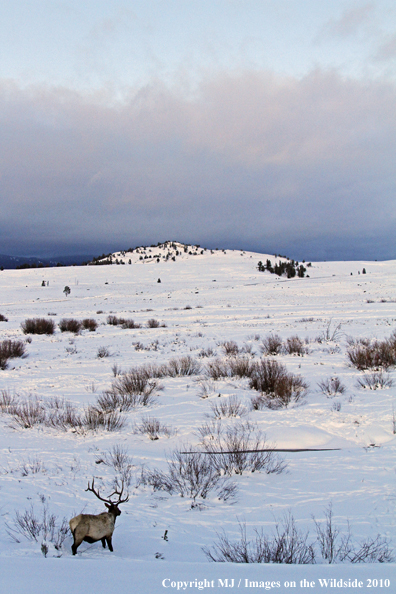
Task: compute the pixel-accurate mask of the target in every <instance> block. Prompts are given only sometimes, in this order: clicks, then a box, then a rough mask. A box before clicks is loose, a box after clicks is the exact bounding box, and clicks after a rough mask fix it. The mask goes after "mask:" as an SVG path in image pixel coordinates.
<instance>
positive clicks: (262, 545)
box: [203, 512, 315, 564]
mask: <svg viewBox="0 0 396 594" xmlns="http://www.w3.org/2000/svg"><path fill="white" fill-rule="evenodd" d="M239 530H240V538H239V540H238V541H234V542H233V541H231V540H230V539H229V538H228V536H227V535H226V533H225V532H224V531H223V532H221V533H218V534H217V538H218V542H217V543H216V544H215V545H214V546H213V547H212V549H211V548H208V547H205V548H203V552H204V553H205V555H206V557H207V558H208V559H209V560H210V561H215V562H223V563H224V562H227V563H287V564H309V563H315V551H314V548H313V545H311V544H307V540H308V533H305V534H304V533H303V532H301V531H299V530H298V529H297V527H296V523H295V520H294V518H293V516H292V515H291V513H290V512H289V514H288V515H286V516H285V517H284V519H283V523H282V524H279V523H277V524H276V526H275V533H274V534H272V535H271V536H268V535H266V534H264V532H263V531H262V530H261V531H259V530H257V529H256V530H255V531H254V532H255V537H254V539H253V540H248V538H247V534H246V524H239Z"/></svg>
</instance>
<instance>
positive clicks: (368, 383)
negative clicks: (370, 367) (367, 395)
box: [357, 370, 393, 390]
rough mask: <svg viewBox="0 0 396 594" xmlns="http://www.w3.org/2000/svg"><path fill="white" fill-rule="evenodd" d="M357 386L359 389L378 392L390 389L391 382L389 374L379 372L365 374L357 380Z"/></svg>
mask: <svg viewBox="0 0 396 594" xmlns="http://www.w3.org/2000/svg"><path fill="white" fill-rule="evenodd" d="M357 385H358V387H359V388H368V389H369V390H378V389H379V388H391V387H392V386H393V380H392V379H391V377H390V375H389V373H384V372H383V371H381V370H380V371H374V372H372V373H367V374H365V375H364V376H363V377H362V378H359V379H358V380H357Z"/></svg>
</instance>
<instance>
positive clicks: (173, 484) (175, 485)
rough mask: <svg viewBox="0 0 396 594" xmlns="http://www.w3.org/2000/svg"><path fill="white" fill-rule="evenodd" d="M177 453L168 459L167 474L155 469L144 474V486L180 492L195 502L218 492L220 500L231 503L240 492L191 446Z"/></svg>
mask: <svg viewBox="0 0 396 594" xmlns="http://www.w3.org/2000/svg"><path fill="white" fill-rule="evenodd" d="M184 452H186V453H183V450H175V451H174V452H173V454H172V456H171V458H170V459H168V460H167V465H168V469H167V472H162V471H161V470H158V469H154V470H152V471H150V470H146V471H145V472H144V474H143V484H148V485H150V486H152V487H153V489H154V491H166V492H167V493H169V494H170V495H173V494H174V493H178V494H179V495H180V496H181V497H189V498H190V499H192V500H193V502H195V500H196V499H197V498H198V497H199V498H201V499H206V497H207V496H208V495H209V493H210V492H211V491H214V492H215V493H216V494H217V496H218V498H219V499H222V500H223V501H227V499H230V498H232V497H233V496H234V495H235V493H236V486H235V484H234V483H231V482H230V481H229V480H228V479H226V478H225V477H223V476H221V475H220V472H219V471H218V470H217V469H215V468H214V466H213V465H212V463H211V459H210V457H209V456H206V455H205V454H203V453H201V452H194V451H193V450H192V448H191V447H186V448H185V449H184Z"/></svg>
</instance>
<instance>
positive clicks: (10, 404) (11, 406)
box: [0, 390, 18, 414]
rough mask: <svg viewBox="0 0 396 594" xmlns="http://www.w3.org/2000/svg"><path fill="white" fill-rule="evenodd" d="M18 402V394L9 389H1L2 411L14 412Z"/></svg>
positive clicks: (0, 405)
mask: <svg viewBox="0 0 396 594" xmlns="http://www.w3.org/2000/svg"><path fill="white" fill-rule="evenodd" d="M17 404H18V396H17V395H16V394H11V392H10V391H9V390H1V392H0V412H1V413H6V414H12V413H13V412H14V410H15V407H16V406H17Z"/></svg>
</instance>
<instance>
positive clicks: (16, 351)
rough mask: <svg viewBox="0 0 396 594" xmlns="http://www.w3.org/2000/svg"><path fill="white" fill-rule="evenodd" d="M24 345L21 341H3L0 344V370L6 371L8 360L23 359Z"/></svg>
mask: <svg viewBox="0 0 396 594" xmlns="http://www.w3.org/2000/svg"><path fill="white" fill-rule="evenodd" d="M25 354H26V344H25V343H24V342H23V341H22V340H3V341H1V342H0V369H7V367H8V361H9V359H16V358H21V357H24V356H25Z"/></svg>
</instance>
